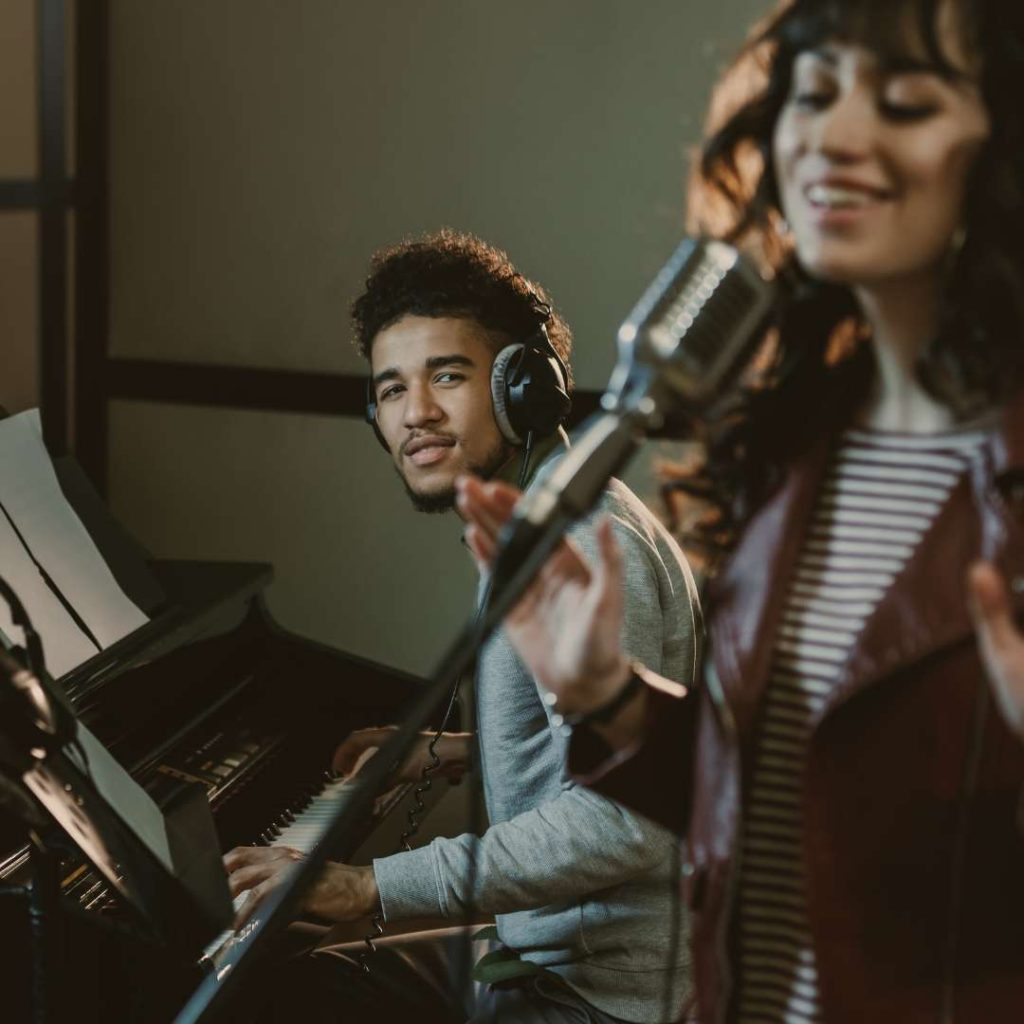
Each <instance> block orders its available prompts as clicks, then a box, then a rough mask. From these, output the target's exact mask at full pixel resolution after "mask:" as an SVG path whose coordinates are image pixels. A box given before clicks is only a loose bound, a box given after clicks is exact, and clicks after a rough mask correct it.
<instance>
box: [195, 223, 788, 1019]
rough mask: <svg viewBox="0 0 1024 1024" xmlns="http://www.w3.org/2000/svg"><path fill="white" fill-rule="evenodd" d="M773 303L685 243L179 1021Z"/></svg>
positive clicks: (235, 960) (733, 266) (298, 884)
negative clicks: (585, 413)
mask: <svg viewBox="0 0 1024 1024" xmlns="http://www.w3.org/2000/svg"><path fill="white" fill-rule="evenodd" d="M771 301H772V286H771V284H770V283H769V282H768V281H766V280H765V279H764V278H763V277H762V276H761V274H760V273H759V272H758V270H757V269H756V268H755V267H754V265H753V264H752V263H750V262H749V261H748V260H747V259H746V258H745V257H743V256H742V255H741V254H740V253H739V252H738V251H737V250H736V249H734V248H733V247H731V246H729V245H726V244H724V243H722V242H716V241H708V240H693V239H687V240H684V241H683V242H682V244H681V245H680V246H679V247H678V248H677V249H676V251H675V252H674V253H673V254H672V257H671V258H670V259H669V261H668V263H666V264H665V266H664V268H663V269H662V270H661V272H660V273H659V274H658V276H657V277H656V278H655V279H654V281H653V282H652V283H651V285H650V287H649V288H648V289H647V291H646V292H644V294H643V296H642V297H641V299H640V301H639V302H638V303H637V304H636V306H635V307H634V309H633V311H632V313H630V315H629V317H628V318H627V319H626V321H625V322H624V323H623V325H622V327H621V328H620V329H619V335H618V346H619V358H618V362H617V364H616V366H615V370H614V372H613V373H612V377H611V381H610V383H609V385H608V389H607V391H606V392H605V394H604V396H603V398H602V400H601V405H602V412H599V413H597V414H595V415H594V416H593V417H591V418H590V420H589V421H588V422H587V423H586V424H584V426H583V428H582V429H581V430H580V432H579V434H578V437H577V439H576V441H575V442H574V444H573V447H572V449H571V450H570V451H569V452H568V453H567V454H566V456H565V457H564V458H563V459H562V461H561V462H560V463H559V465H558V467H557V469H556V470H555V472H554V473H552V474H551V476H550V477H549V478H548V479H547V480H546V481H545V483H544V484H543V485H542V486H541V487H539V488H538V489H537V490H536V491H534V492H532V493H531V494H529V495H527V496H525V497H524V498H523V499H522V500H521V501H520V502H519V504H518V506H517V507H516V510H515V512H514V514H513V517H512V519H511V520H510V521H509V523H508V525H507V526H506V527H505V529H504V531H503V532H502V535H501V537H500V550H499V552H498V555H497V559H496V561H495V567H494V583H493V585H492V592H491V597H490V600H489V602H488V605H487V607H486V609H484V611H483V613H482V614H481V615H479V616H476V615H474V616H473V617H472V618H471V619H470V620H469V622H467V624H466V625H465V626H464V627H463V629H462V631H461V633H460V634H459V636H458V637H457V638H456V640H455V642H454V643H453V644H452V645H451V647H450V648H449V649H448V651H447V652H446V654H445V655H444V657H443V658H442V659H441V662H440V664H439V666H438V669H437V671H436V672H435V673H434V677H433V678H434V681H433V682H432V683H431V685H430V686H429V687H428V688H427V689H426V691H425V692H424V693H423V695H422V696H421V698H420V699H419V701H418V702H417V703H416V705H415V706H414V707H413V708H412V710H411V711H410V712H409V714H408V715H407V716H406V718H405V720H404V721H403V722H402V724H401V725H400V727H399V728H398V729H397V730H396V731H395V734H394V735H393V736H392V737H391V739H390V740H388V742H387V743H385V744H384V746H383V747H382V748H381V750H380V751H379V753H378V754H377V756H376V757H373V758H371V759H370V761H368V762H367V763H366V765H364V767H363V768H362V770H361V771H360V772H359V774H358V775H357V776H355V778H354V779H353V780H352V781H353V785H352V788H351V791H350V796H349V798H348V800H347V801H346V802H345V803H343V804H342V805H340V806H339V807H338V811H337V814H336V816H335V817H334V819H333V820H332V821H331V823H330V824H329V825H327V826H326V827H325V830H324V833H323V835H322V837H321V839H320V841H319V842H318V843H317V844H316V846H315V847H314V848H313V850H312V851H311V852H310V854H309V855H308V856H307V857H306V859H305V860H304V861H302V862H299V863H297V864H295V866H294V868H293V869H292V874H291V879H290V881H289V883H288V884H284V885H281V886H279V887H278V888H277V889H276V890H275V891H274V892H273V893H272V894H271V895H270V896H269V897H268V899H267V901H266V903H265V904H264V905H263V907H261V909H260V910H259V911H258V912H257V917H258V919H257V920H256V921H255V922H250V924H249V925H247V926H246V932H247V935H246V939H245V941H244V942H238V943H237V944H236V945H235V946H234V947H233V948H232V949H229V950H228V952H227V953H226V955H225V956H224V958H223V959H222V960H221V961H220V962H219V964H218V966H217V969H216V972H215V973H213V974H211V975H210V976H209V977H208V978H207V979H206V980H205V981H204V982H203V984H202V985H200V987H199V988H198V989H197V990H196V992H195V993H194V995H193V996H192V998H191V999H190V1000H189V1002H188V1003H187V1004H186V1005H185V1006H184V1007H183V1008H182V1010H181V1012H180V1013H179V1014H178V1016H177V1017H176V1018H175V1024H200V1022H204V1024H205V1022H209V1021H212V1020H215V1019H216V1017H217V1016H218V1014H220V1013H221V1011H222V1010H223V1009H224V1007H225V1004H226V1002H227V1001H228V1000H229V999H230V994H231V991H232V989H234V988H235V987H236V986H237V984H238V983H239V981H240V980H241V979H242V978H244V977H245V974H246V969H247V968H248V966H249V965H251V963H252V962H253V959H254V958H255V959H258V958H259V951H260V950H263V949H265V948H266V947H267V944H268V942H269V940H270V939H271V938H272V936H273V934H274V933H275V932H276V931H277V930H278V929H280V928H281V927H283V926H284V925H285V924H287V923H288V921H289V920H291V918H292V916H293V914H294V913H295V912H296V911H297V910H298V909H299V906H300V904H301V900H302V896H303V894H304V893H305V891H306V889H308V888H309V887H310V886H311V885H312V884H313V882H314V881H315V879H316V877H317V875H318V874H319V873H320V870H321V868H322V867H323V866H324V864H325V863H326V861H327V860H328V857H329V856H330V855H331V854H332V853H333V852H334V851H336V850H338V849H344V846H345V842H346V836H347V835H349V834H350V833H351V831H352V828H353V826H354V825H355V823H356V822H358V821H359V820H360V819H361V818H362V817H363V816H364V815H367V814H368V813H369V812H370V811H371V809H372V807H373V801H374V799H375V797H376V795H377V793H379V792H380V791H381V790H382V789H384V788H385V787H386V786H387V785H388V784H389V781H390V778H391V775H392V772H393V771H394V769H395V767H397V766H398V765H399V764H401V763H402V762H403V761H404V760H405V757H406V755H407V754H408V752H409V751H410V750H411V749H412V746H413V744H414V743H415V742H416V741H417V739H418V737H419V734H420V730H421V729H423V728H425V727H426V726H427V725H428V723H429V722H430V721H431V720H432V718H433V715H434V713H435V710H436V709H437V707H438V706H439V705H440V703H441V702H442V701H443V700H444V699H445V698H446V697H447V695H448V693H449V691H450V690H451V688H452V686H453V685H454V684H455V681H456V679H458V678H459V677H460V676H461V675H462V674H463V673H464V672H466V670H467V669H468V668H469V667H470V666H471V665H472V664H473V661H474V660H475V658H476V655H477V651H478V650H479V649H480V647H481V645H482V644H483V643H484V641H486V639H487V638H488V637H489V636H490V635H491V633H492V632H493V631H494V630H495V629H496V628H497V627H498V626H499V625H500V624H501V621H502V619H503V618H504V617H505V615H506V613H507V612H508V611H509V610H510V609H511V608H513V607H514V606H515V604H516V602H517V601H518V600H519V598H520V597H521V596H522V594H523V592H524V591H525V589H526V587H527V586H529V584H530V582H531V580H532V579H533V577H534V576H535V575H536V574H537V572H539V571H540V568H541V567H542V566H543V565H544V563H545V561H546V560H547V557H548V555H549V554H550V553H551V551H552V550H553V549H554V547H555V546H556V545H557V543H558V542H559V540H560V539H561V537H562V536H563V534H564V533H565V530H566V529H567V528H568V527H569V525H571V523H572V522H574V521H575V520H577V519H579V518H581V517H582V516H584V515H586V513H587V512H588V511H590V509H591V508H592V507H593V506H594V504H595V503H596V502H597V499H598V498H599V497H600V495H601V492H602V491H603V490H604V487H605V485H606V484H607V482H608V480H609V479H610V478H611V477H612V476H613V475H614V474H615V473H616V472H617V471H618V470H619V469H621V468H622V466H623V465H624V464H625V463H626V461H627V460H628V459H629V457H630V456H631V455H632V454H633V453H634V452H635V451H636V448H637V446H638V445H639V444H640V442H641V440H642V439H643V437H644V434H645V433H646V432H647V431H649V430H653V429H657V428H658V427H659V426H661V424H662V423H663V421H664V419H665V416H666V414H667V413H668V412H669V411H673V410H675V411H681V412H683V413H684V414H690V415H696V414H698V413H700V412H702V411H705V410H707V409H710V408H713V407H714V405H715V403H716V402H717V401H718V400H719V399H720V398H721V397H723V396H724V395H725V394H727V393H728V392H729V391H730V390H731V388H732V387H733V385H734V383H735V381H736V380H737V378H738V377H739V375H740V374H741V373H742V371H743V369H744V368H745V366H746V365H747V363H748V362H749V360H750V357H751V355H752V353H753V349H754V347H755V346H756V344H757V342H758V340H759V339H758V337H757V335H758V331H757V328H758V326H759V325H760V324H761V323H762V322H763V321H764V319H765V316H766V314H767V312H768V309H769V307H770V305H771Z"/></svg>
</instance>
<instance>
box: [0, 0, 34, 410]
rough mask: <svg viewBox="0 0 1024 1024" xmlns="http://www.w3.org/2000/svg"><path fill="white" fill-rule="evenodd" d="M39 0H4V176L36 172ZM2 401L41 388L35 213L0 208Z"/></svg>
mask: <svg viewBox="0 0 1024 1024" xmlns="http://www.w3.org/2000/svg"><path fill="white" fill-rule="evenodd" d="M34 19H35V2H34V0H0V179H27V178H33V177H35V175H36V164H37V158H36V35H35V21H34ZM0 351H2V353H3V361H2V365H0V406H3V407H4V408H5V409H7V410H8V411H9V412H20V411H21V410H22V409H28V408H31V407H32V406H33V405H35V404H36V401H37V389H36V351H37V347H36V215H35V214H34V213H32V212H31V211H24V210H2V211H0Z"/></svg>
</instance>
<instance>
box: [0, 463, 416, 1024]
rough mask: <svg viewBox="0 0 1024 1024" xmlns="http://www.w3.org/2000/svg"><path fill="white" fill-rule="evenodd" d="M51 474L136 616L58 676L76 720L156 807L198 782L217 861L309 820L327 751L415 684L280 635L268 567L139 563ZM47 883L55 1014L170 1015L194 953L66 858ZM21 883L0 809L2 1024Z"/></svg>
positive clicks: (14, 825)
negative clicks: (53, 905) (56, 906)
mask: <svg viewBox="0 0 1024 1024" xmlns="http://www.w3.org/2000/svg"><path fill="white" fill-rule="evenodd" d="M58 469H59V472H60V476H61V483H62V486H63V487H64V489H65V492H66V493H68V495H69V497H71V496H72V495H75V497H74V500H73V504H74V505H75V507H76V509H77V510H78V511H79V515H80V517H81V518H82V520H83V522H84V523H85V525H86V527H87V528H88V529H89V531H90V533H92V535H93V537H94V539H96V540H97V544H98V545H99V546H100V547H101V550H102V551H103V553H104V556H105V557H106V558H107V560H108V563H109V564H110V565H111V567H112V569H114V571H115V576H116V577H117V578H118V579H119V582H121V583H122V587H123V588H124V589H125V590H126V592H127V593H128V594H129V596H132V597H133V598H134V599H135V600H136V602H137V603H139V604H140V606H141V607H143V610H145V611H147V612H150V613H151V618H150V621H149V622H148V623H147V624H146V625H145V626H143V627H142V628H140V629H138V630H137V631H135V632H134V633H132V634H130V635H128V636H127V637H125V638H124V639H123V640H121V641H119V642H118V643H117V644H115V645H113V646H111V647H109V648H107V649H105V650H103V651H102V652H100V653H98V654H96V655H95V656H94V657H92V658H91V659H90V660H88V661H87V662H85V663H84V664H82V665H80V666H79V667H78V668H76V669H75V670H74V671H72V672H70V673H68V674H67V675H66V676H64V677H63V678H62V679H60V680H59V683H60V684H61V686H62V687H63V689H64V691H65V693H66V694H67V695H68V697H69V698H70V700H71V703H72V704H73V706H74V708H75V710H76V713H77V714H78V716H79V717H80V719H81V720H82V721H83V722H84V723H85V725H86V726H88V728H89V729H91V730H92V732H93V733H94V734H95V735H96V736H97V737H98V738H99V739H100V740H101V741H102V742H104V743H105V744H106V746H107V747H108V748H109V750H110V751H111V752H112V753H113V754H114V755H115V757H116V758H117V759H118V760H119V761H120V762H121V764H122V765H123V766H124V767H126V768H127V769H128V770H129V771H130V773H131V774H132V776H133V777H134V778H135V779H136V780H137V781H138V782H139V783H141V784H142V785H143V786H144V787H145V788H146V789H147V790H148V791H149V792H150V793H151V794H152V795H153V796H154V798H155V799H156V800H157V802H158V803H166V802H169V801H171V800H173V798H174V794H175V792H176V790H179V789H180V787H182V786H187V785H191V786H194V785H195V784H196V783H199V784H200V785H202V786H203V787H204V788H205V789H206V793H207V796H208V799H209V803H210V807H211V809H212V812H213V816H214V821H215V824H216V830H217V834H218V837H219V841H220V844H221V847H222V849H223V850H228V849H230V848H232V847H233V846H236V845H240V844H250V843H268V842H272V841H273V840H274V837H275V836H277V835H279V834H280V831H281V829H282V828H285V827H288V826H292V830H293V831H294V826H295V825H296V823H298V824H300V825H301V824H302V817H303V814H304V813H311V812H310V808H313V807H315V808H317V811H318V813H322V804H323V802H324V800H325V799H327V798H328V797H329V795H330V793H331V790H332V787H334V786H336V783H335V782H334V781H332V780H331V778H330V775H329V772H328V771H327V769H328V766H329V764H330V758H331V754H332V752H333V750H334V748H335V747H336V745H337V744H338V742H339V741H340V740H341V739H342V738H344V736H345V735H346V734H347V733H348V732H349V731H350V730H352V729H355V728H361V727H365V726H371V725H380V724H384V723H387V722H391V721H396V720H397V719H398V718H399V717H400V716H401V714H402V709H403V707H404V706H406V705H407V704H408V703H409V702H410V701H411V699H412V698H413V697H414V696H415V695H416V693H417V690H418V689H419V687H420V686H421V680H419V679H417V678H415V677H413V676H411V675H408V674H406V673H402V672H399V671H396V670H394V669H390V668H387V667H385V666H382V665H379V664H376V663H373V662H370V661H367V660H365V659H363V658H359V657H356V656H353V655H350V654H345V653H343V652H341V651H338V650H336V649H333V648H331V647H329V646H326V645H324V644H320V643H317V642H315V641H312V640H309V639H305V638H303V637H301V636H297V635H295V634H293V633H290V632H288V631H286V630H284V629H282V628H281V627H280V626H278V625H277V624H276V623H275V622H274V620H273V618H272V616H271V615H270V613H269V612H268V609H267V606H266V603H265V598H264V594H265V589H266V587H267V584H268V583H269V582H270V579H271V575H272V574H271V570H270V567H269V566H266V565H260V564H239V563H208V562H171V561H156V562H147V563H146V564H145V565H144V566H143V565H142V564H141V562H140V559H139V557H138V552H137V551H136V550H134V549H133V546H132V544H131V542H130V541H129V540H128V539H127V538H126V537H125V536H124V535H123V534H122V533H120V531H118V529H117V528H116V524H112V523H111V522H110V521H109V517H108V516H106V513H105V512H103V511H102V510H101V508H100V507H99V505H98V499H96V498H95V496H94V495H93V494H92V493H91V492H90V490H89V489H88V487H87V486H86V485H85V484H84V481H83V480H82V479H81V476H80V472H79V471H78V470H77V469H76V468H75V467H74V466H73V464H72V465H64V466H58ZM77 492H81V493H77ZM375 824H376V822H375V821H373V820H367V821H365V822H363V823H361V824H360V826H359V827H358V828H356V829H355V830H354V831H353V834H352V835H351V836H349V837H346V848H345V849H341V850H338V851H336V854H337V856H338V857H347V856H350V855H351V853H352V852H353V851H354V850H355V849H356V848H357V847H358V846H359V845H361V844H362V843H363V841H364V840H365V839H366V837H367V834H368V833H369V831H370V830H371V829H372V828H373V827H374V826H375ZM60 875H61V890H62V895H63V899H62V913H61V915H60V934H59V935H58V936H57V941H58V942H59V944H60V961H61V963H62V965H63V966H62V970H61V976H60V977H59V978H52V979H47V997H48V999H49V1000H50V1001H51V1004H52V1005H51V1009H53V1010H54V1011H57V1012H55V1013H54V1014H53V1019H73V1020H75V1021H82V1022H91V1021H93V1020H97V1021H99V1020H103V1021H105V1022H118V1024H120V1022H122V1021H124V1022H133V1021H139V1022H145V1024H160V1022H161V1021H167V1020H171V1019H173V1017H174V1014H175V1013H176V1012H177V1010H178V1009H179V1007H180V1006H181V1005H182V1004H183V1003H184V1001H185V1000H186V998H187V997H188V995H189V993H190V992H191V991H192V989H193V988H194V987H195V986H196V985H197V984H198V982H199V981H200V980H201V978H202V976H203V975H202V972H203V971H204V969H209V966H210V965H209V961H208V958H207V957H204V950H203V949H194V948H187V947H186V948H181V946H180V945H178V944H176V943H175V942H173V941H170V942H164V943H154V942H152V941H150V940H149V939H148V938H145V937H143V935H142V934H141V932H140V929H139V928H138V927H137V922H133V920H132V914H131V911H130V910H129V909H128V908H126V907H124V906H122V905H121V904H120V902H119V899H118V897H117V895H116V893H114V892H112V891H111V889H110V888H109V887H108V886H107V885H106V884H104V883H103V881H102V880H101V879H100V878H99V877H98V875H97V874H96V873H95V872H94V871H93V870H91V869H90V866H89V865H88V864H87V863H83V862H82V860H81V859H80V858H79V857H77V856H76V855H75V853H74V852H73V851H70V850H69V851H67V854H66V856H62V860H61V870H60ZM28 878H29V854H28V847H27V845H26V835H25V830H24V827H23V826H22V825H21V824H20V823H19V821H18V820H17V819H16V818H15V817H14V816H13V815H11V814H9V813H5V811H4V809H3V805H2V804H0V886H2V889H0V946H2V949H3V955H2V956H0V1020H2V1021H4V1022H5V1024H19V1022H21V1021H23V1020H25V1021H27V1020H30V1019H31V1017H30V1012H31V1011H30V1006H31V1003H32V999H31V980H30V979H31V974H32V972H31V962H32V954H33V951H32V941H31V931H30V927H29V911H28V905H27V901H26V900H25V898H24V896H23V892H22V888H21V887H22V886H24V885H25V884H26V882H27V881H28ZM51 941H53V937H52V936H51ZM207 952H208V950H207ZM61 1003H63V1004H64V1005H63V1006H61ZM61 1009H63V1010H64V1011H65V1012H64V1014H61V1013H60V1012H59V1011H60V1010H61ZM69 1010H70V1011H71V1012H67V1011H69Z"/></svg>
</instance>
